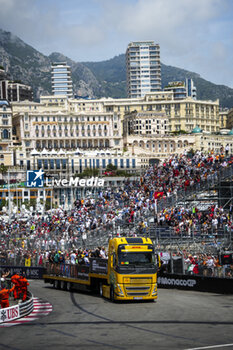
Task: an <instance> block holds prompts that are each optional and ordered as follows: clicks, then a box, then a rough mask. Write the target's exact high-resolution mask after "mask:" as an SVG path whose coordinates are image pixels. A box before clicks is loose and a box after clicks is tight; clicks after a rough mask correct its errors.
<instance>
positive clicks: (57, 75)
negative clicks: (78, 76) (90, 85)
mask: <svg viewBox="0 0 233 350" xmlns="http://www.w3.org/2000/svg"><path fill="white" fill-rule="evenodd" d="M51 75H52V92H53V94H54V95H55V96H59V95H66V96H68V97H72V96H73V83H72V78H71V69H70V66H68V65H67V64H66V62H54V63H53V64H52V66H51Z"/></svg>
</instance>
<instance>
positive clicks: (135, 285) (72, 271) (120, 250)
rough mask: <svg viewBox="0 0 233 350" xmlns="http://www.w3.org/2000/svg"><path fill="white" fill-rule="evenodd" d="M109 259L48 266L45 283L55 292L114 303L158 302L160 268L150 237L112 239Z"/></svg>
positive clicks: (44, 276) (93, 259) (94, 259)
mask: <svg viewBox="0 0 233 350" xmlns="http://www.w3.org/2000/svg"><path fill="white" fill-rule="evenodd" d="M108 253H109V257H108V259H99V258H91V259H90V264H89V265H66V264H55V263H53V264H49V265H48V266H47V272H46V274H45V275H43V278H44V281H45V283H51V284H53V286H54V288H56V289H64V290H72V289H77V290H83V291H90V292H96V293H99V294H100V295H101V296H103V297H105V298H108V299H111V300H112V301H114V300H155V299H157V266H156V259H155V251H154V247H153V244H152V242H151V240H150V239H149V238H143V237H140V238H131V237H130V238H125V237H122V238H113V239H111V240H110V241H109V249H108Z"/></svg>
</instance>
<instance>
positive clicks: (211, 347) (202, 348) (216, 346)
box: [186, 344, 233, 350]
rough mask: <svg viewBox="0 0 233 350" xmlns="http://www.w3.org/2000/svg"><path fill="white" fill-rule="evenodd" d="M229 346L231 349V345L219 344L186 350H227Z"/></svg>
mask: <svg viewBox="0 0 233 350" xmlns="http://www.w3.org/2000/svg"><path fill="white" fill-rule="evenodd" d="M229 346H232V347H233V344H220V345H211V346H204V347H201V348H190V349H186V350H205V349H217V348H227V347H229Z"/></svg>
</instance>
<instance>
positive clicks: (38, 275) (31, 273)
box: [0, 266, 45, 279]
mask: <svg viewBox="0 0 233 350" xmlns="http://www.w3.org/2000/svg"><path fill="white" fill-rule="evenodd" d="M1 270H2V271H6V270H7V271H10V276H12V275H14V274H16V273H17V274H19V275H22V274H23V273H25V276H26V278H27V279H42V276H43V274H44V273H45V268H44V267H26V266H0V271H1Z"/></svg>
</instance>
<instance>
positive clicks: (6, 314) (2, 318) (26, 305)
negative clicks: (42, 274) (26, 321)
mask: <svg viewBox="0 0 233 350" xmlns="http://www.w3.org/2000/svg"><path fill="white" fill-rule="evenodd" d="M28 298H29V299H28V300H26V301H25V302H23V303H21V304H17V305H14V306H10V307H7V308H4V309H0V324H1V323H6V322H10V321H13V320H16V319H18V318H22V317H24V316H26V315H29V314H30V313H31V312H32V311H33V308H34V305H33V295H32V293H31V292H28Z"/></svg>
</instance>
